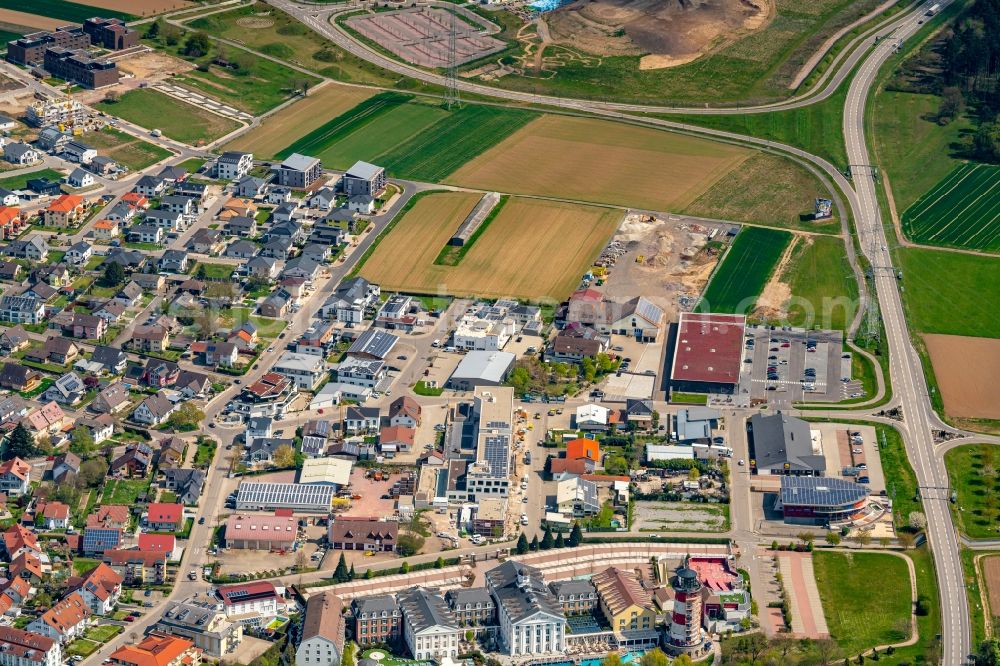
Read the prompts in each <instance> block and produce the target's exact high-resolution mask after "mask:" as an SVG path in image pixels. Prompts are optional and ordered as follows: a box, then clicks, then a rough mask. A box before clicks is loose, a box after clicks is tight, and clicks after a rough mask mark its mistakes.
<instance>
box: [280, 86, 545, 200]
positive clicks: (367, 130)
mask: <svg viewBox="0 0 1000 666" xmlns="http://www.w3.org/2000/svg"><path fill="white" fill-rule="evenodd" d="M536 117H538V114H537V113H534V112H531V111H524V110H520V109H506V108H502V107H493V106H478V105H468V104H467V105H465V106H463V107H461V108H460V109H458V110H456V111H448V110H446V109H445V108H444V107H442V106H438V105H431V104H429V103H425V102H422V101H417V100H415V99H414V98H413V96H411V95H404V94H401V93H394V92H385V93H381V94H378V95H375V96H374V97H371V98H369V99H366V100H364V101H363V102H361V103H360V104H358V105H357V106H355V107H354V108H353V109H350V110H349V111H347V112H345V113H342V114H340V115H339V116H337V117H336V118H334V119H333V120H331V121H329V122H328V123H326V124H324V125H323V126H321V127H319V128H317V129H315V130H313V131H312V132H310V133H309V134H306V135H305V136H303V137H302V138H300V139H298V140H297V141H295V142H294V143H292V144H291V145H290V146H288V147H287V148H285V149H284V150H282V151H280V152H279V157H287V156H288V155H290V154H292V153H303V154H306V155H315V156H316V157H319V158H320V159H321V160H323V163H324V164H327V165H329V166H331V167H334V168H339V169H347V168H349V167H350V166H351V165H352V164H354V162H356V161H357V160H365V161H366V162H373V163H376V164H381V165H383V166H385V167H386V170H387V171H388V172H389V174H390V175H392V176H397V177H405V178H412V179H415V180H423V181H427V182H435V181H440V180H442V179H443V178H444V177H446V176H447V175H449V174H451V173H452V172H453V171H455V170H456V169H458V168H459V167H460V166H462V165H463V164H465V163H466V162H468V161H469V160H471V159H472V158H474V157H476V156H478V155H479V154H481V153H482V152H483V151H485V150H487V149H488V148H491V147H492V146H493V145H495V144H496V143H499V142H500V141H502V140H503V139H505V138H507V137H508V136H510V134H512V133H513V132H515V131H516V130H518V129H520V128H521V127H523V126H524V125H525V124H527V123H528V122H530V121H531V120H533V119H535V118H536Z"/></svg>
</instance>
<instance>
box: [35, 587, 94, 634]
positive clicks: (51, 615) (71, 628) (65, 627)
mask: <svg viewBox="0 0 1000 666" xmlns="http://www.w3.org/2000/svg"><path fill="white" fill-rule="evenodd" d="M89 617H90V608H88V607H87V604H86V602H84V600H83V597H81V596H80V594H79V593H77V592H71V593H70V594H68V595H66V596H65V597H63V599H62V600H61V601H59V602H58V603H56V604H54V605H53V606H52V608H50V609H48V610H47V611H45V612H44V613H43V614H42V615H40V616H38V617H37V618H35V619H34V620H32V622H31V623H30V624H29V625H28V631H33V632H35V633H36V634H41V635H42V636H46V637H48V638H51V639H52V640H54V641H58V642H60V643H63V644H65V643H68V642H70V641H71V640H73V639H74V638H76V637H77V636H79V635H81V634H83V630H84V629H85V628H86V626H87V618H89Z"/></svg>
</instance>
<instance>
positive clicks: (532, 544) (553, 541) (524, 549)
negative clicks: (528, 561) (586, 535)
mask: <svg viewBox="0 0 1000 666" xmlns="http://www.w3.org/2000/svg"><path fill="white" fill-rule="evenodd" d="M582 542H583V530H582V529H581V528H580V523H573V529H572V530H571V531H570V533H569V537H568V538H564V537H563V534H562V532H559V533H558V534H556V535H555V537H553V536H552V530H551V529H550V528H548V527H546V528H545V532H544V533H543V534H542V539H541V541H539V539H538V535H537V534H536V535H535V536H533V537H531V541H528V537H526V536H525V535H524V532H521V535H520V536H519V537H517V546H515V547H514V550H515V551H516V552H517V554H518V555H524V554H525V553H529V552H535V551H538V550H551V549H553V548H566V547H569V548H576V547H577V546H579V545H580V544H581V543H582Z"/></svg>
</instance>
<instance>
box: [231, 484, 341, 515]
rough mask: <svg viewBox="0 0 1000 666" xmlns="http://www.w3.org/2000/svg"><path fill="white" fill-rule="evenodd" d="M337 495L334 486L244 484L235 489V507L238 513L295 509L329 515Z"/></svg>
mask: <svg viewBox="0 0 1000 666" xmlns="http://www.w3.org/2000/svg"><path fill="white" fill-rule="evenodd" d="M336 494H337V488H336V487H335V486H331V485H313V484H305V483H264V482H261V481H242V482H241V483H240V486H239V488H238V489H237V490H236V508H237V510H239V511H272V510H274V509H292V510H293V511H301V512H304V513H326V512H328V511H329V510H330V507H331V506H332V503H333V497H334V495H336Z"/></svg>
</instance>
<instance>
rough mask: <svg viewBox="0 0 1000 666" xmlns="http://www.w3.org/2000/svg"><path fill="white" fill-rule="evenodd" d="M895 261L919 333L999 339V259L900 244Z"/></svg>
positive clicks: (906, 303)
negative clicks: (997, 307)
mask: <svg viewBox="0 0 1000 666" xmlns="http://www.w3.org/2000/svg"><path fill="white" fill-rule="evenodd" d="M896 261H897V265H898V267H899V269H900V270H902V271H903V279H902V285H901V286H902V287H903V303H904V305H905V306H906V313H907V317H908V318H909V320H910V324H911V325H912V327H913V329H914V331H915V332H917V333H947V334H950V335H968V336H973V337H981V338H1000V318H998V317H997V316H996V303H998V302H1000V261H997V259H996V258H995V257H987V256H975V255H969V254H959V253H956V252H944V251H940V250H927V249H920V248H900V249H898V250H897V251H896Z"/></svg>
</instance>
